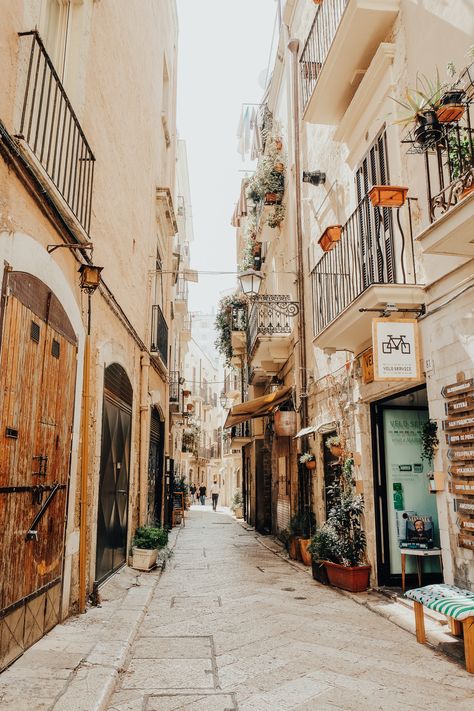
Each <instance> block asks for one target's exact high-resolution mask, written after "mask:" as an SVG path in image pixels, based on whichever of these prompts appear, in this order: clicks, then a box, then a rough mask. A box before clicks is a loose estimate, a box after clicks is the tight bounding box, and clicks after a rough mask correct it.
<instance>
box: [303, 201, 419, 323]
mask: <svg viewBox="0 0 474 711" xmlns="http://www.w3.org/2000/svg"><path fill="white" fill-rule="evenodd" d="M403 212H405V214H404V215H403V214H402V216H403V218H406V219H404V220H403V222H404V223H406V224H407V225H408V230H409V233H410V234H409V239H410V244H409V245H408V244H407V240H406V237H405V233H404V231H403V227H402V219H401V215H400V213H403ZM407 213H408V214H407ZM414 275H415V266H414V261H413V251H412V234H411V215H410V201H409V200H408V201H407V202H406V204H405V206H404V207H402V208H399V209H398V210H393V208H374V207H372V204H371V202H370V200H369V198H368V197H367V196H366V197H365V198H363V199H362V200H361V202H360V203H359V205H358V206H357V208H356V210H355V211H354V212H353V213H352V215H351V216H350V217H349V219H348V220H347V222H346V224H345V225H344V227H343V228H342V234H341V238H340V241H339V242H337V244H336V246H335V247H334V248H333V249H332V250H331V251H330V252H326V253H325V254H324V255H323V256H322V257H321V259H320V261H319V262H318V263H317V264H316V266H315V267H314V269H313V271H312V272H311V280H312V291H313V329H314V331H313V332H314V335H315V336H317V335H318V334H319V333H321V331H323V330H324V329H325V328H326V326H328V325H329V324H330V323H331V322H332V321H334V319H335V318H337V317H338V316H339V314H341V313H342V311H344V309H346V308H347V307H348V306H349V305H350V304H351V303H352V302H353V301H355V299H357V297H358V296H360V295H361V294H362V293H363V292H364V291H365V290H366V289H368V288H369V287H370V286H372V285H374V284H414V283H415V276H414Z"/></svg>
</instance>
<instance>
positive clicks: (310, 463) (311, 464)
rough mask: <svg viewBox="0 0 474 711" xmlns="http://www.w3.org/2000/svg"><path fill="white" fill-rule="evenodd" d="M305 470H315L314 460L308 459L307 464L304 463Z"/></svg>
mask: <svg viewBox="0 0 474 711" xmlns="http://www.w3.org/2000/svg"><path fill="white" fill-rule="evenodd" d="M305 465H306V469H316V460H315V459H310V460H309V462H305Z"/></svg>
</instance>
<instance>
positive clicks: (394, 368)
mask: <svg viewBox="0 0 474 711" xmlns="http://www.w3.org/2000/svg"><path fill="white" fill-rule="evenodd" d="M372 344H373V350H374V380H419V379H420V348H419V340H418V323H417V321H416V320H415V319H399V320H393V321H392V320H388V319H386V318H374V319H373V320H372Z"/></svg>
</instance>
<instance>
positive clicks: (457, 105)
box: [436, 89, 465, 123]
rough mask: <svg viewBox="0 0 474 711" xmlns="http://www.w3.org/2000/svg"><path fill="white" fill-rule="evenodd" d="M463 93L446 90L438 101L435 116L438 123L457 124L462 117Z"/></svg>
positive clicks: (463, 108)
mask: <svg viewBox="0 0 474 711" xmlns="http://www.w3.org/2000/svg"><path fill="white" fill-rule="evenodd" d="M463 100H464V91H463V90H462V89H448V90H447V91H446V92H445V93H444V94H443V96H442V97H441V99H440V102H439V107H438V108H437V110H436V115H437V117H438V121H439V122H440V123H457V122H458V121H460V120H461V119H462V117H463V116H464V110H465V106H464V104H463Z"/></svg>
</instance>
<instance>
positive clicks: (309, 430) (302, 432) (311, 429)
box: [293, 425, 317, 439]
mask: <svg viewBox="0 0 474 711" xmlns="http://www.w3.org/2000/svg"><path fill="white" fill-rule="evenodd" d="M316 430H317V427H316V425H311V427H303V429H302V430H300V431H299V432H297V433H296V434H295V436H294V437H293V439H298V438H299V437H304V436H305V435H309V434H312V433H313V432H316Z"/></svg>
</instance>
